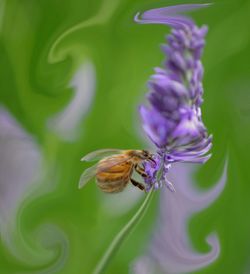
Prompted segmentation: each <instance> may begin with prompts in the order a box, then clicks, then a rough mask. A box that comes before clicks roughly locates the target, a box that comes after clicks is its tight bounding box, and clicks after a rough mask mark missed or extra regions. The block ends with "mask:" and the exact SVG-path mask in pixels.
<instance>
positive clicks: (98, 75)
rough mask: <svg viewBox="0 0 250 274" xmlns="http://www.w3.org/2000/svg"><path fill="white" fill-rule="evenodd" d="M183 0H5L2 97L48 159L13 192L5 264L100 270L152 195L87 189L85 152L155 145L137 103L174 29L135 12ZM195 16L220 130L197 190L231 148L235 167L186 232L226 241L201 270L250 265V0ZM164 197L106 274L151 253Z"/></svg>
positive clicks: (18, 269)
mask: <svg viewBox="0 0 250 274" xmlns="http://www.w3.org/2000/svg"><path fill="white" fill-rule="evenodd" d="M183 3H189V2H188V1H153V0H137V1H133V0H120V1H115V0H107V1H105V0H103V1H99V0H95V1H87V0H71V1H66V0H19V1H17V0H0V100H1V105H2V106H4V107H5V109H7V110H8V111H9V113H10V115H11V116H12V117H13V118H14V119H16V121H17V122H18V123H19V125H21V127H22V128H23V130H24V132H25V134H26V135H27V136H26V137H27V141H26V140H24V141H23V142H31V140H30V138H32V140H33V141H32V142H34V143H35V144H36V151H37V152H36V153H38V154H39V159H40V164H39V165H38V168H37V171H38V173H39V176H37V177H36V179H34V181H33V182H32V184H30V185H29V187H28V188H24V189H25V191H23V192H22V195H19V196H18V197H19V198H18V201H15V202H13V203H16V208H15V210H13V212H12V214H9V215H8V216H7V217H6V218H5V219H3V218H2V219H1V218H0V220H1V222H2V223H1V224H0V225H1V227H0V228H1V229H2V231H1V242H0V273H1V274H12V273H65V274H68V273H70V274H71V273H72V274H75V273H91V271H92V270H93V268H94V266H95V265H96V263H97V262H98V260H99V259H100V256H101V255H102V254H103V252H104V250H105V249H106V247H107V246H108V244H109V243H110V241H111V240H112V239H113V237H114V235H115V234H116V233H117V232H118V231H119V230H120V228H121V227H122V226H123V225H124V224H125V223H126V222H127V221H128V220H129V218H130V217H131V216H132V215H133V214H134V212H135V211H136V209H137V208H138V206H139V205H140V203H141V201H142V200H141V199H142V197H143V195H141V193H138V192H137V191H136V194H134V189H133V190H132V191H131V190H130V189H128V191H127V192H125V193H124V194H121V195H120V196H119V194H118V197H110V196H109V195H106V194H102V193H100V191H99V190H98V189H97V187H96V185H95V184H94V183H90V184H88V185H87V186H86V187H85V188H84V189H82V190H78V188H77V184H78V180H79V177H80V175H81V172H82V171H83V170H84V169H85V168H86V167H87V166H88V165H87V164H84V163H81V162H80V161H79V159H80V158H81V157H82V156H83V155H84V154H86V153H88V152H89V151H92V150H96V149H99V148H110V147H111V148H146V147H148V146H149V144H148V143H147V140H146V137H145V136H144V135H143V132H142V130H141V126H140V123H139V116H138V113H137V108H138V105H139V104H140V103H142V102H144V101H145V99H144V94H145V92H146V91H147V87H146V82H147V80H148V78H149V76H150V75H151V74H152V72H153V67H155V66H159V65H161V64H162V61H163V59H164V55H163V53H162V52H161V50H160V44H162V43H163V42H164V41H165V40H164V37H165V35H166V34H167V33H169V28H167V27H164V26H160V25H137V24H135V23H134V22H133V17H134V15H135V14H136V12H138V11H142V10H145V9H148V8H154V7H161V6H168V5H176V4H183ZM192 3H194V1H192ZM198 3H200V2H198ZM192 17H193V18H194V19H195V20H196V22H197V24H198V25H199V26H200V25H202V24H207V25H208V26H209V32H208V35H207V44H206V47H205V52H204V56H203V64H204V67H205V75H204V89H205V94H204V99H205V103H204V104H203V107H202V110H203V120H204V122H205V124H206V126H207V128H208V131H209V132H210V133H212V134H213V136H214V141H213V143H214V146H213V157H212V159H211V160H210V161H209V162H208V163H207V164H206V165H205V166H203V167H202V168H201V169H200V170H199V172H198V173H197V175H196V179H197V182H198V183H197V184H198V185H199V188H202V189H208V188H209V187H211V186H212V185H213V182H216V179H218V177H219V174H220V173H221V169H220V170H218V169H217V166H222V162H223V160H224V159H225V158H226V157H227V156H228V159H229V168H228V181H227V185H226V187H225V189H224V191H223V193H222V194H221V196H220V197H219V199H218V200H216V202H215V203H213V204H212V205H211V206H210V207H209V208H208V209H206V210H203V211H201V212H200V213H199V214H197V215H194V216H193V217H192V219H191V221H190V224H189V237H190V239H191V241H192V244H193V246H194V248H195V249H196V251H197V252H200V253H203V252H204V253H205V252H208V249H209V248H208V246H207V244H206V243H205V242H204V238H205V237H206V235H207V234H208V233H209V232H211V231H217V233H218V236H219V239H220V244H221V254H220V256H219V258H218V259H217V260H216V261H215V262H214V263H213V264H212V265H211V266H208V267H207V268H205V269H202V270H200V271H198V273H216V274H220V273H227V274H241V273H242V274H243V273H250V263H249V262H250V257H249V256H250V255H249V254H250V236H249V231H250V219H249V218H248V213H249V208H250V199H249V191H250V186H249V181H250V169H249V152H250V149H249V147H250V120H249V119H250V90H249V86H250V65H249V58H250V54H249V52H250V32H249V27H250V20H249V18H250V1H245V0H238V1H236V0H234V1H214V5H213V6H212V7H210V8H207V9H203V10H199V11H196V12H193V13H192ZM79 75H80V76H79ZM84 77H85V78H84ZM82 78H83V79H85V80H84V81H81V79H82ZM79 79H80V80H79ZM77 90H80V91H79V93H77ZM81 92H82V93H83V95H81ZM77 94H78V95H77ZM79 94H80V95H79ZM84 94H85V95H84ZM77 96H78V97H77ZM73 101H74V104H73V103H72V102H73ZM81 101H82V103H81ZM84 102H85V103H84ZM71 103H72V106H71V107H70V104H71ZM70 111H71V112H70ZM72 113H73V114H72ZM67 115H68V116H67ZM65 117H66V118H65ZM64 118H65V119H64ZM24 139H25V138H24ZM0 142H2V143H3V142H6V141H5V140H4V138H3V139H0ZM32 149H33V148H32ZM17 153H18V151H17ZM1 154H2V153H1ZM15 157H16V155H15V153H13V154H11V155H10V159H12V158H15ZM22 161H23V162H25V161H26V158H23V159H22ZM0 164H1V162H0ZM11 172H13V173H14V172H15V169H13V170H12V171H11ZM17 178H18V174H17ZM3 184H8V180H5V181H2V182H1V185H3ZM15 189H16V187H15V186H13V188H12V189H11V191H10V192H11V193H12V192H13V191H15ZM1 195H5V193H3V192H2V193H0V197H1ZM158 202H159V193H157V194H156V195H155V196H154V200H153V202H152V203H151V206H150V208H149V210H148V212H147V214H146V215H145V217H144V218H143V220H142V222H140V224H139V225H138V226H137V227H136V228H135V230H134V231H133V233H132V234H131V236H130V237H129V238H128V239H127V241H126V242H125V243H124V245H123V246H122V248H121V250H120V251H119V252H118V254H116V256H115V258H114V259H113V260H112V262H111V264H110V266H109V268H108V270H107V273H110V274H112V273H114V274H115V273H128V272H129V265H130V263H131V262H133V261H134V260H135V259H136V258H137V257H138V256H140V254H142V253H143V252H144V251H145V248H146V247H147V245H148V239H149V237H150V235H151V231H152V229H153V228H154V225H155V222H156V218H157V215H158ZM0 210H3V209H2V208H0ZM3 227H4V229H3Z"/></svg>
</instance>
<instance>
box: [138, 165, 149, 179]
mask: <svg viewBox="0 0 250 274" xmlns="http://www.w3.org/2000/svg"><path fill="white" fill-rule="evenodd" d="M135 170H136V172H137V173H139V174H140V175H141V176H142V177H144V178H145V177H148V175H147V173H146V172H145V171H144V169H143V168H142V167H140V166H139V165H135Z"/></svg>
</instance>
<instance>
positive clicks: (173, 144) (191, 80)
mask: <svg viewBox="0 0 250 274" xmlns="http://www.w3.org/2000/svg"><path fill="white" fill-rule="evenodd" d="M204 6H207V5H206V4H194V5H179V6H172V7H166V8H159V9H152V10H149V11H146V12H144V13H143V14H137V15H136V17H135V21H136V22H138V23H153V24H165V25H169V26H171V27H172V31H171V34H170V35H168V36H167V44H166V45H164V46H163V51H164V53H165V54H166V56H167V59H166V61H165V63H164V68H155V74H154V75H153V76H152V77H151V79H150V80H149V83H148V86H149V89H150V91H149V93H148V96H147V98H148V101H149V104H150V105H149V107H146V106H141V107H140V115H141V118H142V122H143V129H144V131H145V132H146V134H147V136H148V137H149V138H150V139H151V141H152V142H153V143H154V144H155V145H156V147H157V153H156V154H155V156H154V157H155V161H156V164H154V165H153V164H152V163H149V162H145V163H144V168H145V171H146V173H147V175H148V177H147V178H145V183H146V184H147V190H150V189H151V188H152V187H153V188H154V189H157V188H159V187H161V186H162V185H163V184H165V185H166V186H167V187H168V188H169V189H170V190H171V191H174V187H173V185H172V184H171V182H169V181H168V179H167V173H168V171H169V169H170V167H171V165H172V164H173V163H175V162H191V163H204V162H206V161H207V160H208V159H209V158H210V156H211V155H210V154H207V153H208V152H209V150H210V148H211V145H212V143H211V139H212V136H211V135H210V136H208V133H207V129H206V127H205V125H204V124H203V122H202V119H201V109H200V106H201V104H202V102H203V99H202V95H203V87H202V77H203V66H202V63H201V61H200V58H201V55H202V51H203V47H204V45H205V40H204V37H205V35H206V33H207V27H206V26H202V27H201V28H198V27H197V26H196V25H195V23H194V22H193V21H192V19H190V18H188V17H186V16H184V15H180V14H178V13H181V12H183V11H188V10H193V9H197V8H202V7H204Z"/></svg>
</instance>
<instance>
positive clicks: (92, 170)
mask: <svg viewBox="0 0 250 274" xmlns="http://www.w3.org/2000/svg"><path fill="white" fill-rule="evenodd" d="M97 165H98V164H96V165H94V166H91V167H89V168H87V169H85V170H84V171H83V173H82V175H81V177H80V180H79V184H78V187H79V188H82V187H83V186H84V185H86V183H87V182H89V181H90V180H91V179H92V178H93V177H94V176H95V175H96V169H97Z"/></svg>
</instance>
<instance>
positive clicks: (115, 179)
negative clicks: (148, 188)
mask: <svg viewBox="0 0 250 274" xmlns="http://www.w3.org/2000/svg"><path fill="white" fill-rule="evenodd" d="M96 160H99V161H98V163H97V164H95V165H94V166H92V167H90V168H88V169H86V170H85V171H84V172H83V173H82V175H81V178H80V181H79V188H81V187H83V186H84V185H85V184H86V183H87V182H88V181H89V180H91V179H92V178H93V177H95V178H96V182H97V185H98V187H99V188H100V189H101V190H102V191H103V192H107V193H116V192H121V191H122V190H123V189H124V188H125V187H126V186H127V184H128V183H129V182H131V183H132V184H133V185H134V186H135V187H138V188H139V189H140V190H143V191H145V187H144V185H143V184H142V183H139V182H137V181H136V180H135V179H133V178H132V173H133V171H136V172H137V173H138V174H140V175H141V176H142V177H146V176H147V174H146V173H145V171H144V168H143V167H142V166H141V165H140V164H141V163H142V162H143V161H145V160H149V161H151V162H153V163H155V161H154V159H153V155H152V154H151V153H149V152H148V151H146V150H118V149H101V150H97V151H94V152H91V153H89V154H87V155H86V156H84V157H83V158H82V159H81V161H87V162H89V161H96Z"/></svg>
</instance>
